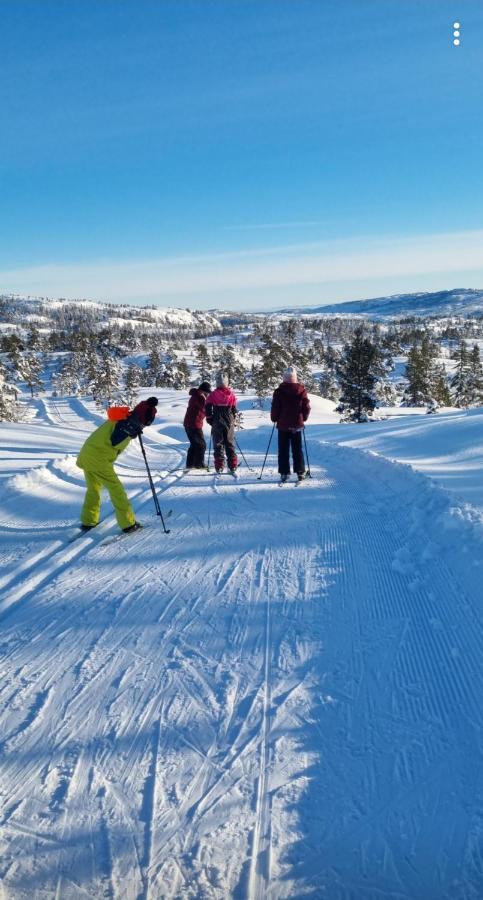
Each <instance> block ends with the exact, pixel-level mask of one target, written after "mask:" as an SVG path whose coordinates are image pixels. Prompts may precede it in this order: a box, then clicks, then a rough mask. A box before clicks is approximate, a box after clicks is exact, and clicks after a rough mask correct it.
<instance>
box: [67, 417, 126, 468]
mask: <svg viewBox="0 0 483 900" xmlns="http://www.w3.org/2000/svg"><path fill="white" fill-rule="evenodd" d="M116 424H117V423H116V422H104V424H103V425H100V426H99V428H96V430H95V431H93V432H92V434H91V436H90V437H88V438H87V440H86V442H85V443H84V444H83V446H82V448H81V451H80V453H79V456H78V457H77V465H78V466H79V468H80V469H84V471H86V472H100V473H101V472H106V474H107V473H109V472H112V467H113V465H114V463H115V461H116V459H117V457H118V456H119V454H120V453H122V451H123V450H125V449H126V447H127V446H128V445H129V444H130V443H131V438H129V437H128V438H125V440H123V441H121V443H120V444H116V446H115V447H113V446H112V444H111V435H112V432H113V431H114V428H115V427H116Z"/></svg>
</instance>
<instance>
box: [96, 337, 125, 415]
mask: <svg viewBox="0 0 483 900" xmlns="http://www.w3.org/2000/svg"><path fill="white" fill-rule="evenodd" d="M122 374H123V372H122V365H121V363H120V362H119V360H117V359H116V358H115V357H114V356H112V355H111V354H110V353H109V351H108V350H107V349H104V350H103V351H102V353H101V355H100V358H99V366H98V370H97V372H96V376H95V378H94V379H93V381H92V382H91V384H90V393H91V394H92V396H93V397H94V400H95V401H96V404H97V405H98V406H101V407H102V406H105V405H106V404H107V405H109V406H110V405H112V404H113V403H115V402H117V401H118V399H119V398H120V396H121V395H122V388H121V381H122Z"/></svg>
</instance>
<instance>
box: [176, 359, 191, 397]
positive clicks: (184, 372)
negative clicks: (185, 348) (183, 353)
mask: <svg viewBox="0 0 483 900" xmlns="http://www.w3.org/2000/svg"><path fill="white" fill-rule="evenodd" d="M176 368H177V371H176V373H175V375H174V387H175V388H176V390H178V391H180V390H183V388H187V387H189V383H190V380H191V372H190V367H189V365H188V363H187V362H186V360H185V359H180V360H179V362H178V365H177V367H176Z"/></svg>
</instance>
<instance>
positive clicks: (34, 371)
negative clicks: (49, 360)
mask: <svg viewBox="0 0 483 900" xmlns="http://www.w3.org/2000/svg"><path fill="white" fill-rule="evenodd" d="M42 368H43V366H42V361H41V359H40V357H39V356H38V355H37V354H36V353H29V352H25V353H22V354H21V355H20V358H19V361H18V369H17V371H18V376H19V378H20V379H21V380H22V381H25V383H26V384H27V386H28V387H29V388H30V395H31V396H32V397H33V396H34V392H35V391H37V390H39V389H41V388H42V387H43V384H42V379H41V377H40V376H41V373H42Z"/></svg>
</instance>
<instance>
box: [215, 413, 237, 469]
mask: <svg viewBox="0 0 483 900" xmlns="http://www.w3.org/2000/svg"><path fill="white" fill-rule="evenodd" d="M211 436H212V438H213V456H214V457H215V469H222V468H223V466H224V465H225V453H226V458H227V460H228V468H229V469H236V467H237V465H238V459H237V455H236V449H235V423H234V422H233V423H230V424H229V425H227V424H226V423H224V422H213V427H212V429H211Z"/></svg>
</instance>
